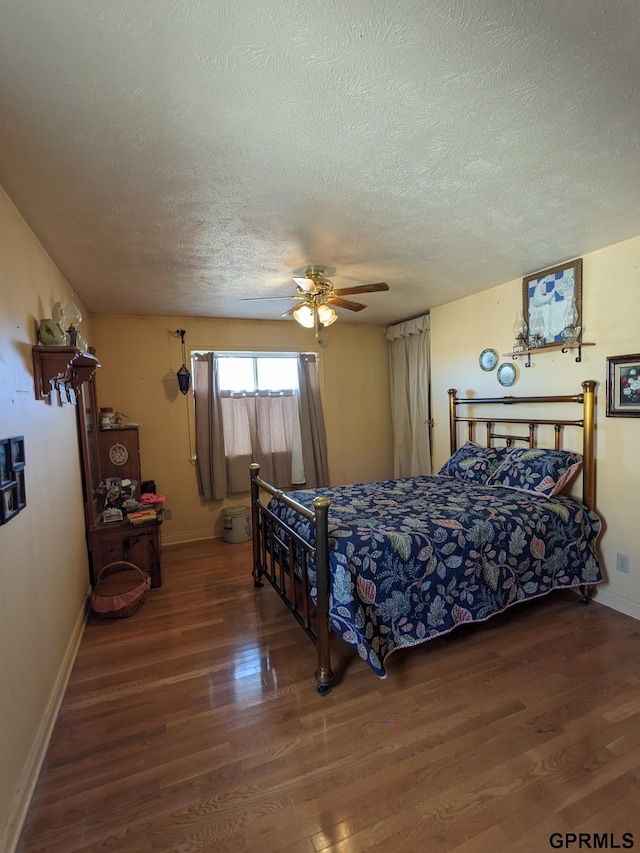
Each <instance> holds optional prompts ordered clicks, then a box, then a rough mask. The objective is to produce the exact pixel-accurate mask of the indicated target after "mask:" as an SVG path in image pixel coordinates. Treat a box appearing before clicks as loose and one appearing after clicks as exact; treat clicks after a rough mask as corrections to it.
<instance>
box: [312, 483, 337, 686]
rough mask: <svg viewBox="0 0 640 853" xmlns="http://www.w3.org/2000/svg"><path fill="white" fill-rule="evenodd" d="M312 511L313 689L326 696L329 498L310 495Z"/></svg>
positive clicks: (329, 677)
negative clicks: (315, 643)
mask: <svg viewBox="0 0 640 853" xmlns="http://www.w3.org/2000/svg"><path fill="white" fill-rule="evenodd" d="M312 504H313V508H314V509H315V511H316V518H315V525H316V589H317V593H318V601H317V615H318V649H317V651H318V668H317V670H316V682H317V683H316V691H317V692H318V693H319V694H320V695H321V696H326V694H327V693H329V691H330V690H331V681H332V679H333V673H332V672H331V646H330V631H329V593H330V590H329V505H330V504H331V501H330V500H329V498H314V499H313V501H312Z"/></svg>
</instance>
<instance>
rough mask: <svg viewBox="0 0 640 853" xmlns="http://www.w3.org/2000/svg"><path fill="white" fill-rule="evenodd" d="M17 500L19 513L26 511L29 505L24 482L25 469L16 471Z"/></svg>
mask: <svg viewBox="0 0 640 853" xmlns="http://www.w3.org/2000/svg"><path fill="white" fill-rule="evenodd" d="M16 499H17V503H18V512H20V510H21V509H24V508H25V507H26V505H27V490H26V488H25V482H24V468H22V470H20V471H16Z"/></svg>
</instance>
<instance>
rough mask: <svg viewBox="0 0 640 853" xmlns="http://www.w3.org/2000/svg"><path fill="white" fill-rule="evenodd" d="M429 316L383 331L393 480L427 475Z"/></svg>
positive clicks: (429, 452) (429, 445)
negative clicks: (387, 372)
mask: <svg viewBox="0 0 640 853" xmlns="http://www.w3.org/2000/svg"><path fill="white" fill-rule="evenodd" d="M429 328H430V326H429V316H428V315H425V316H424V317H416V318H415V319H413V320H407V322H405V323H398V324H397V325H395V326H389V327H388V328H387V331H386V334H385V337H386V339H387V340H388V341H389V367H390V383H391V419H392V424H393V441H394V452H393V472H394V477H417V476H419V475H421V474H430V473H431V443H430V438H429V418H430V412H429Z"/></svg>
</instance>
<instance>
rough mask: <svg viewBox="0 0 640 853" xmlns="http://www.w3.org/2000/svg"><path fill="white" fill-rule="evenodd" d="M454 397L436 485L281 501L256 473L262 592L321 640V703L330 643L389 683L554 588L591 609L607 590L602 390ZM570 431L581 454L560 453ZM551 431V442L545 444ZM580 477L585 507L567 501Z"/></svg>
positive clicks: (333, 490)
mask: <svg viewBox="0 0 640 853" xmlns="http://www.w3.org/2000/svg"><path fill="white" fill-rule="evenodd" d="M448 394H449V427H450V449H451V456H450V458H449V459H448V460H447V462H446V463H445V465H444V466H443V467H442V469H441V470H440V471H439V472H438V474H436V475H430V476H422V477H411V478H404V479H399V480H387V481H383V482H378V483H360V484H356V485H349V486H338V487H328V488H322V489H316V490H297V491H290V492H284V491H283V490H281V489H278V488H276V487H274V486H273V485H271V484H269V483H267V482H266V481H264V480H263V479H262V478H261V477H260V466H259V465H257V464H253V465H251V466H250V468H251V506H252V530H253V533H252V535H253V581H254V586H256V587H262V586H263V585H264V581H265V580H266V581H268V582H269V584H271V586H273V587H274V588H275V589H276V591H277V592H278V594H279V595H280V596H281V598H282V600H283V601H284V603H285V604H286V606H287V607H288V608H289V609H290V611H291V613H292V614H293V616H294V617H295V618H296V619H297V621H298V622H299V623H300V625H301V626H302V628H303V629H304V631H305V632H306V633H307V635H308V636H309V637H310V638H311V640H312V641H313V642H314V644H315V646H316V650H317V667H316V673H315V678H316V690H317V691H318V693H320V694H321V695H325V694H327V693H328V692H329V691H330V690H331V688H332V679H333V673H332V669H331V644H330V635H331V633H335V634H338V635H339V636H340V637H342V639H343V640H344V641H345V642H346V643H348V644H349V645H350V646H352V647H353V648H354V649H356V651H357V652H358V654H359V655H360V657H361V658H362V659H363V660H364V661H365V662H366V663H367V664H368V665H369V667H370V668H371V669H372V670H373V672H374V673H376V675H378V676H379V677H381V678H384V677H385V676H386V669H385V661H386V659H387V658H388V656H389V655H390V654H391V653H393V652H394V651H396V650H398V649H403V648H408V647H411V646H416V645H420V644H422V643H424V642H426V641H427V640H430V639H433V638H435V637H440V636H442V635H444V634H447V633H448V632H450V631H452V630H453V629H455V628H456V627H457V626H459V625H462V624H466V623H473V622H483V621H485V620H487V619H489V618H491V617H492V616H494V615H496V614H497V613H501V612H503V611H504V610H506V609H507V608H510V607H512V606H513V605H515V604H518V603H521V602H525V601H527V600H530V599H533V598H537V597H539V596H543V595H547V594H549V593H551V592H553V591H554V590H556V589H567V588H577V589H578V590H579V591H580V593H581V599H580V600H581V601H582V602H584V603H588V601H589V598H590V595H591V592H592V590H593V588H594V586H595V585H596V584H598V583H600V582H601V581H602V574H601V571H600V566H599V561H598V553H597V541H598V537H599V534H600V531H601V526H602V523H601V519H600V518H599V517H598V515H597V514H596V512H595V510H594V507H595V458H594V433H595V421H594V416H595V382H593V381H592V380H588V381H586V382H583V383H582V391H581V392H580V393H579V394H575V395H566V396H565V395H563V396H546V397H489V398H459V397H457V392H456V391H455V389H451V390H450V391H449V392H448ZM539 404H540V405H542V406H543V409H542V411H543V412H544V413H545V414H548V413H549V411H550V410H553V409H554V407H555V406H556V404H560V405H561V408H558V409H555V410H556V411H561V412H562V413H563V414H564V412H566V411H567V410H568V409H569V408H575V406H579V417H577V418H566V417H560V418H549V417H543V418H541V417H536V418H535V419H532V418H531V415H530V414H529V413H530V411H531V410H533V409H535V410H536V411H537V410H538V405H539ZM525 405H526V406H527V409H526V416H525V417H513V416H512V412H513V408H514V407H515V406H525ZM494 407H495V411H496V412H497V413H496V415H495V417H494V415H493V411H494ZM475 411H480V412H481V414H479V415H477V416H475V415H474V414H473V412H475ZM487 411H490V412H491V414H490V415H487V414H486V412H487ZM503 412H506V413H507V414H503ZM461 425H462V428H461ZM481 426H484V428H485V438H484V441H483V443H482V445H481V444H479V443H478V442H477V441H476V438H477V435H476V433H477V432H479V431H480V430H481ZM570 429H577V430H578V431H580V432H581V437H582V441H581V443H580V445H579V446H580V447H581V452H579V453H578V452H572V451H570V450H565V449H564V448H563V444H564V441H563V439H564V434H565V432H566V431H568V430H570ZM464 430H466V433H467V434H466V439H465V440H464V441H462V439H460V440H459V434H460V433H461V432H464ZM518 430H520V432H521V433H523V434H518ZM541 431H544V432H545V434H548V433H549V432H550V433H551V434H552V435H553V440H552V441H551V442H549V444H550V445H551V446H539V445H538V443H537V441H538V435H539V432H541ZM580 476H581V477H582V495H581V499H579V498H576V497H572V496H570V495H569V494H567V491H568V489H569V486H570V485H571V483H573V482H574V481H576V478H579V477H580ZM576 482H577V481H576Z"/></svg>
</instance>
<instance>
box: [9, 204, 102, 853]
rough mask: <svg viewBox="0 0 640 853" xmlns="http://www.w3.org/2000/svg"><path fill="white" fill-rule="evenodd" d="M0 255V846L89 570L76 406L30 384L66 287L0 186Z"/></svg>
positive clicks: (25, 787) (69, 646)
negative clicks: (10, 486) (0, 494)
mask: <svg viewBox="0 0 640 853" xmlns="http://www.w3.org/2000/svg"><path fill="white" fill-rule="evenodd" d="M0 259H1V260H0V305H1V310H0V438H7V437H9V436H12V435H24V439H25V452H26V468H25V473H26V495H27V506H26V508H25V509H24V510H23V511H22V512H20V513H19V514H18V515H17V516H15V517H14V518H13V519H11V520H10V521H9V522H8V523H7V524H5V525H2V526H0V685H1V687H0V850H10V849H11V846H12V841H13V834H14V832H15V829H16V826H17V824H18V823H19V820H20V816H21V814H22V812H23V809H24V807H25V805H26V803H27V800H28V797H29V794H30V789H31V785H32V784H33V782H34V781H35V778H36V772H37V770H38V767H39V761H40V760H41V757H42V750H43V748H44V746H45V745H46V739H47V730H48V726H49V725H50V724H52V722H53V719H54V717H55V711H56V707H57V706H56V703H57V701H58V699H59V698H60V696H61V692H62V690H63V688H64V684H65V683H66V678H67V676H68V671H69V667H70V665H71V664H72V663H73V658H74V655H75V650H76V644H77V642H79V638H80V635H81V630H82V625H83V614H84V604H85V600H86V590H87V586H88V581H89V576H88V569H87V550H86V545H85V531H84V520H83V513H82V487H81V481H80V467H79V459H78V440H77V431H76V412H75V407H74V406H70V405H65V406H64V407H63V406H61V405H60V404H59V403H58V402H54V403H53V404H50V403H49V402H47V401H44V400H36V399H35V394H34V388H33V365H32V356H31V347H32V346H33V344H35V343H36V328H37V321H38V319H40V318H42V317H50V316H51V309H52V306H53V303H54V302H57V301H66V299H67V297H68V296H69V294H70V293H71V291H70V289H69V287H68V285H67V284H66V282H65V281H64V279H63V277H62V276H61V275H60V273H59V272H58V270H57V269H56V268H55V266H54V265H53V263H52V262H51V260H50V259H49V257H48V256H47V254H46V253H45V252H44V250H43V249H42V247H41V246H40V244H39V243H38V242H37V240H36V239H35V238H34V236H33V234H32V233H31V231H30V230H29V228H27V226H26V225H25V223H24V222H23V220H22V219H21V217H20V216H19V214H18V213H17V211H16V210H15V208H14V207H13V206H12V204H11V202H10V201H9V200H8V198H7V196H6V195H5V194H4V193H3V192H2V190H0ZM76 301H77V300H76ZM80 304H81V303H78V305H80ZM82 328H83V330H86V329H88V328H90V324H89V323H87V322H85V323H83V326H82Z"/></svg>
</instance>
